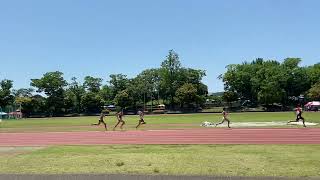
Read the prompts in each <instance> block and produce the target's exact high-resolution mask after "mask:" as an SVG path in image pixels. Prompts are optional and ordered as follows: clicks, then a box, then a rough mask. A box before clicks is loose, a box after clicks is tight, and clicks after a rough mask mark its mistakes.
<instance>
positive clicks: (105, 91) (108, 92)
mask: <svg viewBox="0 0 320 180" xmlns="http://www.w3.org/2000/svg"><path fill="white" fill-rule="evenodd" d="M99 95H100V97H101V98H102V100H103V103H104V105H106V104H112V102H113V97H112V88H111V87H110V86H108V85H104V86H103V87H102V88H101V90H100V92H99Z"/></svg>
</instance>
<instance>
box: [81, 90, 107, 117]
mask: <svg viewBox="0 0 320 180" xmlns="http://www.w3.org/2000/svg"><path fill="white" fill-rule="evenodd" d="M81 102H82V106H83V109H84V111H85V112H87V113H99V112H101V109H102V106H103V101H102V98H101V97H100V95H99V94H96V93H93V92H87V93H85V94H84V95H83V96H82V99H81Z"/></svg>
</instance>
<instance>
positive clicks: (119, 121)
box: [113, 111, 126, 130]
mask: <svg viewBox="0 0 320 180" xmlns="http://www.w3.org/2000/svg"><path fill="white" fill-rule="evenodd" d="M122 117H123V112H122V111H120V112H118V113H117V119H118V123H117V124H116V126H114V128H113V130H115V129H116V127H117V126H118V125H119V124H120V123H122V124H121V125H120V129H122V127H123V125H125V124H126V122H124V120H123V119H122Z"/></svg>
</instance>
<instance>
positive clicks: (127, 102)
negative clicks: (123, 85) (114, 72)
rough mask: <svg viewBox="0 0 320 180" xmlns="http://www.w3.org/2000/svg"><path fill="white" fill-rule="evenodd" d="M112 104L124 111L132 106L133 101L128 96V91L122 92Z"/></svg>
mask: <svg viewBox="0 0 320 180" xmlns="http://www.w3.org/2000/svg"><path fill="white" fill-rule="evenodd" d="M114 102H115V104H116V105H117V106H119V107H121V109H124V108H126V107H128V106H131V105H132V102H133V99H132V97H131V96H130V95H129V93H128V90H123V91H120V92H119V93H118V94H117V95H116V97H115V98H114Z"/></svg>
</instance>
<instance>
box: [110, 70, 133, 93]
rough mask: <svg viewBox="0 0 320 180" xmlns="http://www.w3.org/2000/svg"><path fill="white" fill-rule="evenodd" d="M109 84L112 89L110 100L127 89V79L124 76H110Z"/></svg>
mask: <svg viewBox="0 0 320 180" xmlns="http://www.w3.org/2000/svg"><path fill="white" fill-rule="evenodd" d="M109 83H110V88H111V89H112V98H113V99H114V98H115V96H116V95H117V94H118V93H119V92H121V91H123V90H125V89H126V88H127V87H128V83H129V79H128V78H127V75H124V74H111V75H110V81H109Z"/></svg>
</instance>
